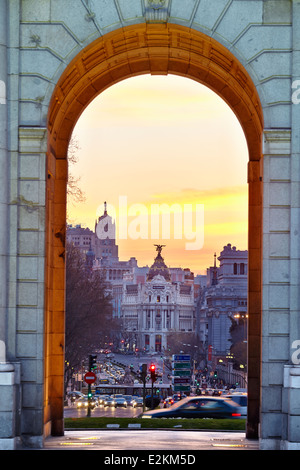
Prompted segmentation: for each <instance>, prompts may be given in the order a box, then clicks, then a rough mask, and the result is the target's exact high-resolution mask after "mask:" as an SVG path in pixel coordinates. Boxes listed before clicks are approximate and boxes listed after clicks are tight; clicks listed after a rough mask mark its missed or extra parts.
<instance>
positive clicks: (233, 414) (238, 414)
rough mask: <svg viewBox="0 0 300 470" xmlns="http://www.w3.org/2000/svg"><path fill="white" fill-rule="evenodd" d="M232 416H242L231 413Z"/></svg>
mask: <svg viewBox="0 0 300 470" xmlns="http://www.w3.org/2000/svg"><path fill="white" fill-rule="evenodd" d="M231 416H241V413H231Z"/></svg>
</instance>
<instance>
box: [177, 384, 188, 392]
mask: <svg viewBox="0 0 300 470" xmlns="http://www.w3.org/2000/svg"><path fill="white" fill-rule="evenodd" d="M173 390H174V392H189V391H190V390H191V387H190V386H189V385H181V384H177V385H174V387H173Z"/></svg>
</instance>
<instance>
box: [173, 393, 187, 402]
mask: <svg viewBox="0 0 300 470" xmlns="http://www.w3.org/2000/svg"><path fill="white" fill-rule="evenodd" d="M183 398H186V395H185V394H184V393H182V394H181V395H180V393H174V395H173V401H174V402H176V401H179V400H182V399H183Z"/></svg>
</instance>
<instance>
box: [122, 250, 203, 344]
mask: <svg viewBox="0 0 300 470" xmlns="http://www.w3.org/2000/svg"><path fill="white" fill-rule="evenodd" d="M172 271H173V272H172ZM141 278H142V276H140V282H135V283H132V282H130V281H131V280H130V278H129V279H127V282H124V286H123V298H122V320H123V329H124V332H126V333H127V334H131V335H132V334H133V335H134V343H135V344H136V347H137V348H138V349H141V350H144V351H148V352H163V351H164V350H166V349H167V345H168V335H169V334H170V333H176V334H180V333H181V332H189V333H194V332H195V307H194V285H193V279H192V278H193V276H192V275H191V273H190V272H187V271H184V270H180V269H173V270H172V268H168V267H167V266H166V264H165V262H164V259H163V257H162V256H161V246H160V245H158V254H157V256H156V258H155V260H154V263H153V264H152V266H151V267H150V268H148V269H147V272H146V273H144V279H141ZM178 278H179V279H180V281H178Z"/></svg>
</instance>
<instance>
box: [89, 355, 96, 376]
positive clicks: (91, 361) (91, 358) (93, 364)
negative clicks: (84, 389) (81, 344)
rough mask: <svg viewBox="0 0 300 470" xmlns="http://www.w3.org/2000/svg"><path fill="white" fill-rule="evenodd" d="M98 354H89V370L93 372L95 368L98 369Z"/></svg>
mask: <svg viewBox="0 0 300 470" xmlns="http://www.w3.org/2000/svg"><path fill="white" fill-rule="evenodd" d="M96 360H97V356H95V355H93V354H90V355H89V371H90V372H91V371H92V370H94V369H97V362H96Z"/></svg>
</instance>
